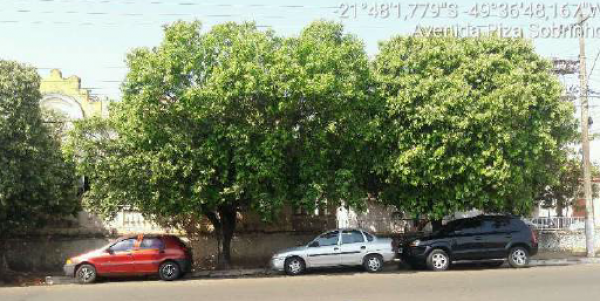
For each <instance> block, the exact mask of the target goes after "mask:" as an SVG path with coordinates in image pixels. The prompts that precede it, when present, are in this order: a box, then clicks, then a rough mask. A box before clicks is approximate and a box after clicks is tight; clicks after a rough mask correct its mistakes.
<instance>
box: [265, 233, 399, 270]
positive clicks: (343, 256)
mask: <svg viewBox="0 0 600 301" xmlns="http://www.w3.org/2000/svg"><path fill="white" fill-rule="evenodd" d="M395 256H396V252H395V250H394V246H393V243H392V240H391V239H389V238H381V237H377V236H375V235H373V234H371V233H369V232H366V231H363V230H360V229H336V230H332V231H328V232H325V233H323V234H321V235H319V236H317V237H316V238H315V239H314V240H313V241H311V242H310V243H308V244H307V245H305V246H301V247H296V248H291V249H286V250H283V251H280V252H277V253H276V254H275V255H273V257H272V258H271V262H270V265H271V268H272V269H274V270H276V271H280V272H285V273H287V274H288V275H298V274H301V273H303V272H304V271H305V270H306V269H307V268H323V267H337V266H363V267H364V268H365V269H366V270H367V271H368V272H371V273H375V272H379V271H380V270H381V268H382V267H383V265H384V263H385V262H388V261H392V260H394V258H395Z"/></svg>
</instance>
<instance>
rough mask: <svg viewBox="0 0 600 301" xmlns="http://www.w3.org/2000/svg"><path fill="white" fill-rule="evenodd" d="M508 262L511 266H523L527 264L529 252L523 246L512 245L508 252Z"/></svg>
mask: <svg viewBox="0 0 600 301" xmlns="http://www.w3.org/2000/svg"><path fill="white" fill-rule="evenodd" d="M508 264H510V266H511V267H513V268H524V267H526V266H527V265H528V264H529V252H528V251H527V249H525V248H523V247H514V248H512V249H510V251H509V252H508Z"/></svg>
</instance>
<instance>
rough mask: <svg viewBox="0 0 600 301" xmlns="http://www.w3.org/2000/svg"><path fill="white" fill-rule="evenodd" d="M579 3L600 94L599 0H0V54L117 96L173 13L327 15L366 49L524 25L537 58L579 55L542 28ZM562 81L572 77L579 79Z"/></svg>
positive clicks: (571, 19) (281, 30) (292, 18)
mask: <svg viewBox="0 0 600 301" xmlns="http://www.w3.org/2000/svg"><path fill="white" fill-rule="evenodd" d="M492 3H493V4H492ZM578 7H583V8H584V11H585V12H586V13H592V12H591V9H592V8H598V11H597V13H596V14H594V15H593V16H591V17H590V18H589V19H588V21H587V24H588V26H589V27H590V29H589V30H588V36H587V39H586V43H587V45H586V52H587V57H588V59H589V61H588V70H592V66H594V67H593V71H591V72H589V73H590V88H591V89H594V90H598V91H600V70H599V69H600V62H598V67H597V68H596V66H595V64H594V61H596V60H600V59H598V57H599V56H600V0H597V2H594V1H584V2H577V1H565V0H556V1H555V0H550V1H544V0H538V1H530V0H527V1H525V0H524V1H516V0H506V1H503V2H495V1H480V0H450V1H422V0H413V1H399V0H396V1H372V0H363V1H337V0H320V1H319V0H302V1H292V0H278V1H274V0H221V1H217V0H212V1H205V0H0V59H8V60H17V61H20V62H24V63H28V64H30V65H32V66H34V67H36V68H38V70H39V72H40V74H41V75H42V76H45V75H47V74H48V72H49V70H50V69H52V68H58V69H60V70H61V71H62V73H63V76H65V77H66V76H71V75H77V76H79V77H80V78H81V79H82V86H83V87H84V88H87V89H90V91H91V92H92V93H93V94H94V95H98V96H100V97H105V96H106V97H110V98H113V99H119V98H120V95H121V94H120V90H119V88H120V84H121V82H122V80H123V78H124V77H125V75H126V73H127V68H126V66H125V63H124V59H125V56H126V54H127V53H128V52H130V51H131V50H132V49H134V48H137V47H153V46H156V45H158V44H159V43H160V41H161V39H162V33H163V31H162V27H163V26H164V25H165V24H169V23H172V22H174V21H177V20H196V19H197V20H200V21H201V22H202V23H203V27H204V30H209V29H210V27H211V26H213V25H215V24H219V23H223V22H227V21H236V22H242V21H255V22H256V24H257V25H258V26H259V27H260V28H264V29H267V28H270V29H273V30H275V31H276V32H277V33H278V34H279V35H283V36H293V35H298V34H299V32H300V31H301V30H302V28H304V27H306V26H307V25H308V24H309V23H310V22H311V21H314V20H319V19H325V20H333V21H337V22H341V23H343V24H344V26H345V29H346V31H347V32H348V33H351V34H354V35H356V36H358V37H359V38H361V39H362V40H363V41H364V42H365V47H366V51H367V52H368V53H369V55H371V56H375V55H376V54H377V49H378V43H379V42H380V41H384V40H387V39H389V38H390V37H392V36H395V35H409V34H413V33H414V32H415V30H416V28H417V26H423V27H435V28H447V27H454V29H455V30H457V31H461V30H463V33H465V34H469V30H471V29H472V28H473V27H475V26H482V27H477V28H481V29H482V30H484V31H485V30H486V29H489V27H488V26H489V25H492V27H495V28H498V27H501V28H503V29H504V30H505V31H506V34H507V35H511V34H514V31H513V30H515V29H522V30H523V32H524V36H525V37H526V38H528V39H531V40H532V42H533V44H534V45H535V48H536V51H537V52H538V53H539V54H540V55H542V56H544V57H548V58H553V57H559V58H566V59H577V57H578V54H579V44H578V40H577V38H576V36H573V37H565V36H560V37H543V35H544V33H548V32H549V30H551V29H552V26H555V27H557V26H560V25H564V26H568V25H570V24H573V23H575V22H576V21H577V19H576V13H575V12H576V11H577V9H578ZM386 8H387V9H386ZM386 12H388V13H386ZM542 29H544V30H545V31H542ZM561 80H563V82H565V84H566V85H572V84H575V83H577V77H576V76H566V77H565V78H562V79H561ZM590 110H591V115H592V117H593V118H594V119H596V120H597V122H596V124H595V125H593V126H592V128H591V131H592V133H596V132H597V133H600V98H592V99H591V100H590ZM592 148H593V149H592V159H593V161H596V162H600V141H599V142H594V143H593V146H592ZM595 149H598V151H597V152H596V151H594V150H595Z"/></svg>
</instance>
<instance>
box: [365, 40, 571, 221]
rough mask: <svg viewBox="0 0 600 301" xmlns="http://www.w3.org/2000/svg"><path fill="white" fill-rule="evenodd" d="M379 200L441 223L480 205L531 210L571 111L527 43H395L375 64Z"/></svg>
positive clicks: (553, 176)
mask: <svg viewBox="0 0 600 301" xmlns="http://www.w3.org/2000/svg"><path fill="white" fill-rule="evenodd" d="M373 69H374V73H375V76H376V80H377V85H378V90H379V93H380V96H381V97H382V98H383V99H384V100H385V101H386V106H385V112H384V113H383V114H382V116H383V117H382V125H381V126H382V130H381V131H382V134H381V137H382V140H381V144H380V146H379V147H378V149H379V150H380V152H378V153H377V157H378V160H377V163H376V164H375V165H374V167H375V170H376V172H377V175H378V178H379V191H380V192H381V198H382V199H383V200H384V201H385V202H386V203H389V204H394V205H397V206H398V207H399V208H400V209H403V210H406V211H408V212H412V213H417V214H423V213H425V214H428V215H430V216H431V217H433V218H441V217H443V216H445V215H447V214H450V213H453V212H455V211H460V210H470V209H473V208H477V209H482V210H485V211H492V212H512V213H517V214H523V213H527V212H528V211H529V210H530V209H531V205H532V203H533V199H534V197H535V196H536V194H537V192H538V191H540V188H541V187H545V186H546V185H549V184H552V183H556V181H557V180H558V177H557V173H556V172H555V169H553V168H552V166H556V164H555V163H556V162H558V161H560V160H562V159H564V158H565V145H566V143H568V142H570V141H571V140H572V139H573V137H574V133H575V132H574V129H575V127H574V120H573V106H572V105H571V104H570V103H568V102H563V101H561V100H560V97H559V96H560V94H561V87H560V85H559V83H558V81H557V79H555V77H554V76H553V75H552V74H551V73H550V64H549V62H547V61H545V60H543V59H541V58H540V57H539V56H538V55H537V54H535V52H534V50H533V47H532V46H531V45H530V44H529V43H528V42H526V41H524V40H521V39H505V38H499V37H495V36H487V37H480V38H477V39H475V38H454V37H428V38H418V37H396V38H393V39H391V40H390V41H387V42H384V43H382V44H381V45H380V53H379V55H378V56H377V58H376V60H375V62H374V64H373Z"/></svg>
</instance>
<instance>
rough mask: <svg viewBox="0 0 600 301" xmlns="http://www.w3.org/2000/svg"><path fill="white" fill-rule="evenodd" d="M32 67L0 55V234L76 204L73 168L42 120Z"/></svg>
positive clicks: (64, 211)
mask: <svg viewBox="0 0 600 301" xmlns="http://www.w3.org/2000/svg"><path fill="white" fill-rule="evenodd" d="M39 82H40V78H39V75H38V74H37V71H36V69H35V68H32V67H27V66H25V65H22V64H19V63H16V62H12V61H4V60H0V239H1V238H6V237H7V236H10V235H12V234H15V233H17V232H18V233H27V231H28V230H31V229H33V228H35V227H40V226H43V225H44V224H45V223H46V222H48V221H50V220H53V219H57V218H61V217H64V216H66V215H69V214H74V213H76V212H77V210H78V208H79V201H78V198H77V185H76V179H75V168H74V164H73V162H72V160H70V159H69V158H68V157H65V156H63V153H62V151H61V148H60V139H58V137H55V135H54V134H55V133H54V132H53V129H50V128H49V127H48V126H47V125H45V124H44V122H43V119H42V113H41V111H40V106H39V102H40V100H41V94H40V91H39V85H40V84H39Z"/></svg>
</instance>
